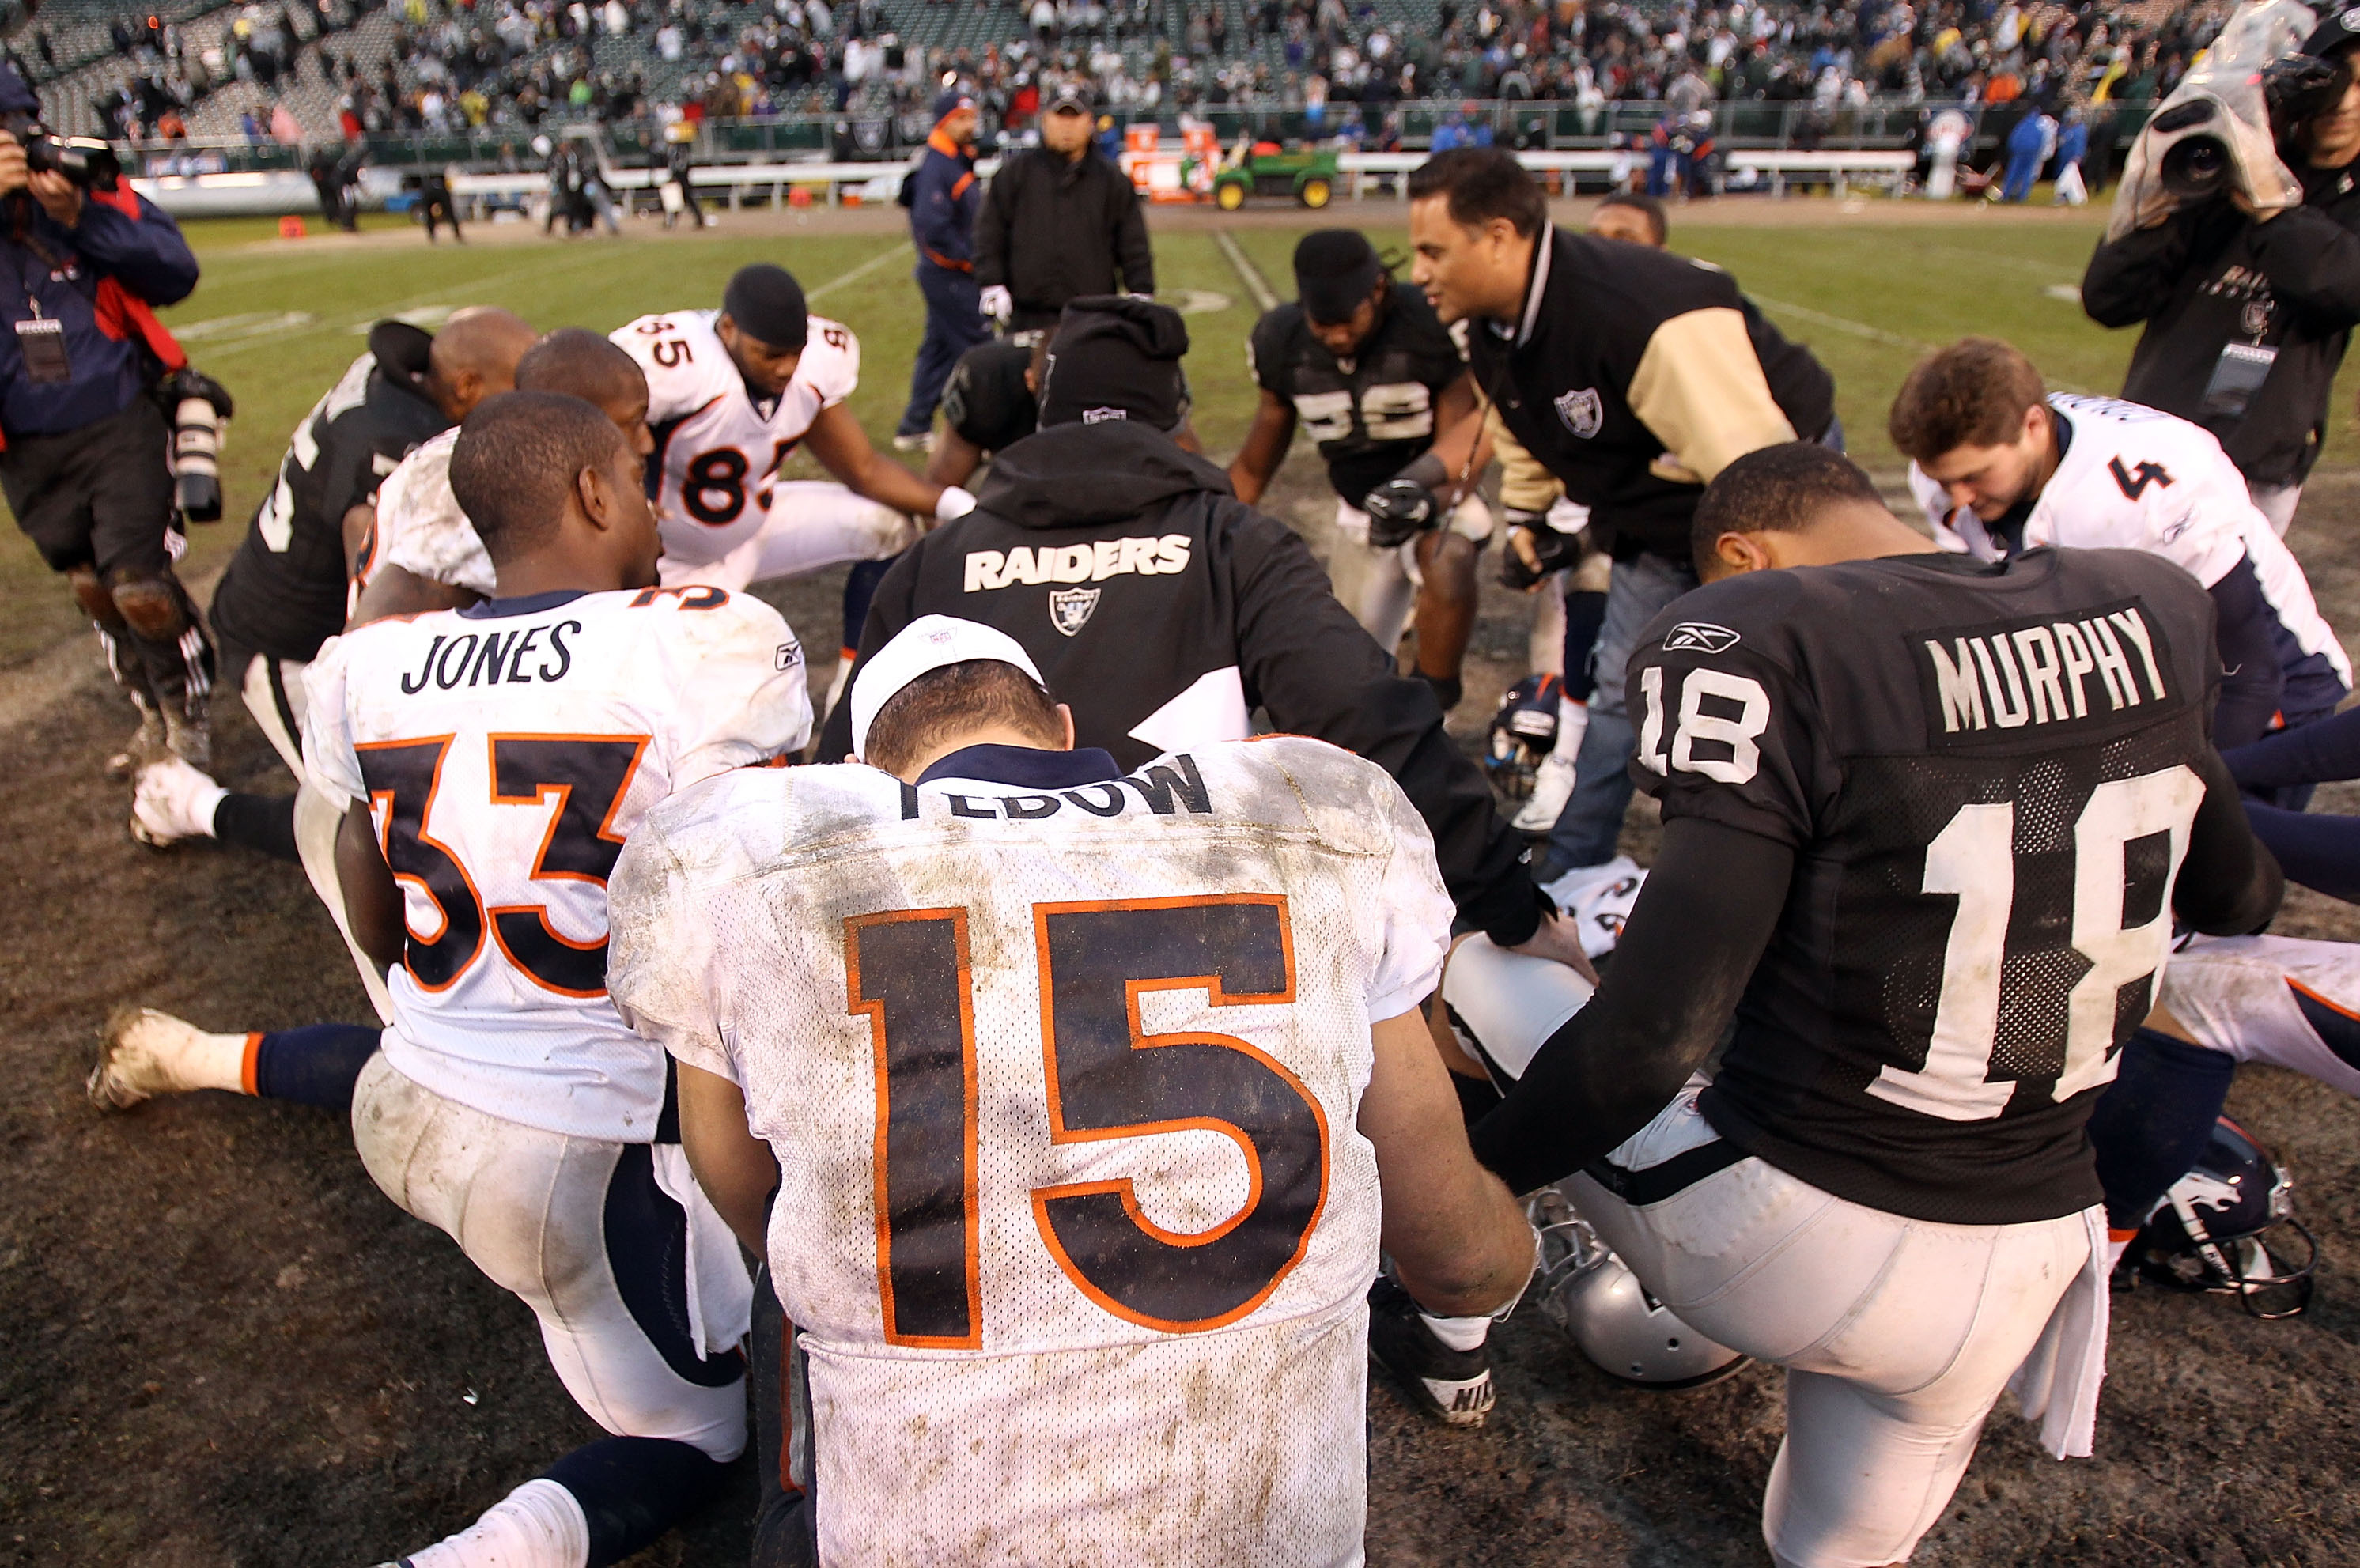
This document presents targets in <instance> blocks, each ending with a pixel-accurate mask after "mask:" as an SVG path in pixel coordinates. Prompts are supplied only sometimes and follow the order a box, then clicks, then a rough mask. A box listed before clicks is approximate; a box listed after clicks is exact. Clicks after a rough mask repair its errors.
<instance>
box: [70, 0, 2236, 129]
mask: <svg viewBox="0 0 2360 1568" xmlns="http://www.w3.org/2000/svg"><path fill="white" fill-rule="evenodd" d="M382 3H384V0H287V3H281V4H277V5H260V4H249V5H246V6H245V7H244V8H243V10H241V11H240V12H239V13H237V16H236V19H235V22H234V24H233V25H232V26H231V27H229V28H228V29H226V30H224V32H223V33H222V34H221V36H220V39H219V41H218V42H217V43H214V44H211V45H208V46H205V47H203V48H202V49H188V48H184V47H182V44H181V41H180V37H179V29H178V28H176V27H175V26H174V25H173V24H171V23H170V22H169V21H167V22H162V23H160V24H158V25H155V26H151V27H135V26H134V25H133V24H131V23H128V22H126V23H119V24H117V26H116V27H115V35H116V38H117V43H118V47H119V49H120V51H121V52H122V54H123V55H124V56H125V58H126V61H127V63H128V65H129V67H130V70H129V71H128V72H127V73H126V79H125V81H124V82H123V85H122V86H121V87H120V88H119V89H118V90H117V91H116V92H115V93H113V94H111V95H109V97H108V98H107V99H106V100H105V101H104V105H103V109H104V114H105V115H106V116H107V119H108V122H109V124H110V125H111V126H112V127H115V128H117V129H118V130H119V131H120V132H121V133H122V134H137V135H140V136H143V137H144V138H149V139H153V138H158V137H164V138H169V136H172V135H173V134H174V131H175V129H176V126H177V125H179V124H181V123H184V121H183V116H184V114H185V112H186V111H187V109H188V108H189V106H190V105H191V104H193V103H195V102H196V101H197V100H199V99H201V98H202V96H203V95H204V94H205V93H207V92H208V91H209V90H210V89H211V88H212V87H213V85H214V84H216V83H219V82H224V81H229V80H238V81H250V82H255V83H257V85H258V86H260V87H261V88H263V89H264V90H265V91H266V92H268V91H269V90H270V89H272V88H273V87H274V86H275V85H276V84H277V83H279V82H281V81H283V80H301V79H302V77H303V73H304V72H306V71H310V72H311V73H313V74H315V75H317V76H320V77H322V78H324V80H325V81H326V82H328V83H329V84H331V85H332V86H333V88H334V89H335V94H336V97H335V101H336V103H337V119H338V122H339V124H338V125H336V126H335V127H334V129H336V130H340V131H341V132H342V133H343V135H344V137H345V138H347V139H351V138H355V137H358V136H365V135H381V134H401V133H405V132H407V133H418V132H454V131H463V130H467V129H470V128H483V127H493V128H499V127H507V126H522V127H527V128H531V127H536V126H540V125H542V124H543V123H544V122H546V121H551V120H574V119H595V120H598V121H602V122H606V123H613V122H617V121H628V120H633V119H639V120H671V119H674V118H678V117H683V116H684V117H686V118H688V119H690V120H699V119H704V118H708V117H710V118H763V117H769V116H776V115H786V114H836V115H841V116H849V117H854V118H858V119H862V120H865V121H869V122H876V121H893V122H915V121H922V120H923V104H924V103H925V102H926V100H927V99H929V98H930V97H931V95H932V94H933V93H934V92H935V91H937V90H938V89H939V86H940V83H941V82H942V80H943V79H944V77H945V74H946V73H950V74H956V75H957V76H958V77H960V78H961V79H962V80H964V81H965V82H967V83H969V84H970V85H971V87H972V89H973V91H974V92H975V93H976V95H977V97H978V103H979V106H980V108H981V109H982V112H983V119H984V129H985V131H986V134H987V135H989V134H991V133H993V132H996V131H1000V130H1006V131H1011V132H1022V130H1023V129H1024V128H1025V126H1026V125H1028V123H1029V121H1030V119H1031V117H1032V115H1033V114H1035V113H1037V111H1038V106H1039V104H1040V103H1041V101H1042V97H1043V90H1044V88H1047V87H1049V86H1051V85H1052V84H1054V82H1057V81H1060V80H1065V79H1070V78H1073V77H1080V78H1082V79H1084V80H1085V81H1087V82H1088V84H1089V86H1090V90H1091V93H1092V94H1093V96H1094V98H1095V99H1096V100H1097V101H1098V103H1101V104H1102V105H1103V106H1105V107H1106V108H1108V109H1109V110H1120V111H1130V112H1132V113H1140V112H1146V113H1155V114H1167V115H1168V114H1172V113H1180V114H1187V113H1191V112H1195V113H1202V112H1205V111H1207V110H1218V109H1221V108H1224V107H1237V108H1248V109H1254V108H1285V109H1292V110H1300V111H1302V112H1303V113H1304V114H1305V116H1306V120H1305V124H1306V129H1307V130H1308V131H1310V132H1311V133H1312V134H1316V135H1331V134H1332V135H1342V136H1350V137H1360V136H1369V137H1373V138H1384V137H1386V136H1387V134H1388V127H1389V125H1391V124H1392V121H1391V119H1390V118H1389V114H1390V111H1391V109H1392V106H1393V104H1395V103H1401V102H1406V101H1433V100H1444V101H1460V100H1468V101H1473V100H1482V101H1494V100H1507V101H1512V102H1513V101H1516V100H1538V101H1554V102H1556V103H1564V104H1570V105H1572V106H1574V107H1575V109H1576V110H1577V112H1578V117H1579V120H1580V121H1581V122H1582V124H1583V126H1584V128H1585V129H1589V128H1591V127H1593V126H1594V125H1596V124H1597V123H1598V122H1599V119H1600V118H1601V116H1602V114H1603V111H1604V110H1605V106H1606V105H1608V104H1610V103H1618V102H1647V103H1656V102H1661V103H1666V104H1667V105H1668V106H1669V108H1670V109H1671V110H1672V111H1674V112H1689V113H1693V112H1695V111H1697V110H1700V109H1704V108H1707V107H1709V106H1710V105H1712V104H1714V103H1718V102H1724V101H1749V100H1751V101H1770V102H1786V103H1808V104H1810V105H1811V106H1813V107H1815V108H1818V109H1822V110H1827V111H1830V112H1841V110H1843V109H1845V108H1848V107H1852V106H1857V105H1860V104H1864V103H1868V102H1869V101H1870V100H1871V99H1872V98H1877V99H1882V100H1885V101H1887V102H1891V101H1896V100H1897V101H1900V102H1903V103H1923V104H1926V105H1928V106H1929V107H1930V106H1934V105H1939V104H1946V103H1966V104H1972V103H1986V104H1990V103H2008V102H2011V101H2020V102H2021V103H2025V104H2027V105H2037V106H2038V108H2039V109H2040V110H2042V111H2043V112H2045V113H2049V114H2055V115H2058V116H2060V118H2065V117H2075V116H2081V115H2086V114H2091V113H2092V112H2093V111H2095V110H2098V109H2099V108H2100V107H2101V106H2103V105H2105V104H2108V103H2127V102H2133V101H2140V102H2144V101H2146V100H2151V99H2153V98H2155V97H2158V96H2160V95H2161V94H2162V93H2165V92H2168V91H2169V88H2170V87H2171V85H2172V84H2173V83H2174V82H2176V81H2177V80H2178V79H2179V77H2180V75H2181V74H2182V73H2183V72H2184V71H2186V70H2187V68H2188V65H2189V62H2190V60H2191V57H2192V56H2193V55H2194V54H2195V53H2196V52H2197V50H2198V49H2201V48H2202V45H2203V43H2204V42H2205V41H2206V40H2208V39H2209V38H2210V37H2211V36H2212V33H2213V32H2215V31H2217V30H2218V27H2219V26H2220V24H2221V22H2222V20H2223V18H2224V17H2225V16H2226V13H2227V10H2228V4H2227V0H2203V3H2202V4H2197V5H2187V4H2175V3H2173V0H2141V3H2139V4H2129V5H2123V4H2114V3H2110V0H2096V3H2094V4H2090V5H2083V6H2081V7H2078V8H2068V7H2066V6H2062V5H2056V4H2050V3H2047V0H2035V3H2031V4H2026V3H2024V0H1923V3H1922V4H1912V3H1911V0H1852V3H1849V4H1846V3H1841V0H1840V3H1837V4H1818V5H1801V4H1792V3H1787V4H1776V3H1773V4H1763V5H1748V4H1745V3H1743V0H1732V3H1730V4H1727V5H1693V4H1690V3H1689V0H1674V3H1673V4H1671V5H1668V6H1665V5H1660V4H1650V5H1645V6H1641V5H1629V4H1622V3H1619V0H1617V3H1611V4H1600V5H1585V4H1584V0H1383V4H1382V5H1381V4H1380V3H1379V0H896V8H895V12H894V14H892V15H890V16H889V14H888V12H887V10H886V8H885V5H883V3H882V0H835V3H833V4H831V0H597V3H593V0H453V3H451V4H448V5H446V4H444V3H443V0H390V4H391V7H392V10H391V15H392V17H393V21H394V30H393V42H392V48H391V49H390V50H389V51H388V52H386V53H384V54H383V56H382V58H381V59H379V60H377V61H376V62H375V64H374V66H366V65H364V64H363V63H362V62H361V61H360V60H356V59H355V56H354V54H353V52H352V51H351V49H349V48H347V49H345V50H344V53H343V54H341V55H340V54H339V50H338V35H339V34H340V33H341V32H343V31H344V29H347V28H350V27H353V26H355V23H356V22H357V21H358V19H359V18H360V17H362V16H365V15H366V14H367V13H368V11H369V10H371V9H374V8H375V7H376V6H377V5H380V4H382ZM149 20H150V21H151V22H152V21H154V19H153V18H150V19H149ZM904 33H907V34H908V35H909V36H910V37H911V38H918V37H921V36H932V37H935V38H949V37H955V36H958V37H966V38H985V37H986V36H987V35H989V38H988V41H981V42H972V43H967V44H962V45H959V46H958V47H956V48H947V47H944V46H941V45H934V46H925V47H922V46H919V45H915V44H905V43H904V41H903V34H904ZM610 40H611V42H610ZM47 42H48V40H47V38H46V36H45V35H36V38H35V48H36V49H43V48H45V47H46V46H47ZM651 80H653V81H654V82H657V83H658V85H657V86H655V87H652V88H651V86H650V81H651ZM244 125H245V126H246V131H247V134H248V135H249V136H253V137H255V138H257V139H262V138H265V137H269V136H274V135H278V136H279V137H280V139H284V133H285V132H286V130H287V129H288V128H289V127H288V126H287V125H284V124H280V125H277V126H274V125H272V124H271V123H270V121H269V119H268V117H267V116H265V115H263V114H259V113H249V114H246V116H245V120H244ZM329 129H330V127H327V126H304V127H301V131H302V133H304V134H306V135H308V136H310V137H311V138H313V139H317V138H319V137H320V136H322V135H323V134H325V133H327V132H328V131H329ZM918 135H919V136H923V128H921V129H920V130H919V132H918ZM895 139H897V140H899V139H906V138H904V137H902V136H896V138H895Z"/></svg>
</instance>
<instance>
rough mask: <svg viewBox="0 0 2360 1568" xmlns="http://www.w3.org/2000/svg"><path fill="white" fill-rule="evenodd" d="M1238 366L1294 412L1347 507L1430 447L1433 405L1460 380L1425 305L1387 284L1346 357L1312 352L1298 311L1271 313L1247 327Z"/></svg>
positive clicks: (1452, 353)
mask: <svg viewBox="0 0 2360 1568" xmlns="http://www.w3.org/2000/svg"><path fill="white" fill-rule="evenodd" d="M1246 367H1247V369H1248V371H1249V372H1250V373H1251V375H1252V376H1253V378H1254V381H1255V383H1256V385H1258V386H1260V387H1262V389H1263V390H1264V391H1266V392H1268V393H1270V394H1271V395H1272V396H1273V397H1276V398H1278V399H1279V400H1280V401H1281V402H1283V403H1285V404H1286V405H1288V406H1289V407H1290V408H1293V409H1294V410H1295V418H1296V419H1297V420H1299V421H1300V422H1301V424H1302V426H1303V430H1304V433H1305V434H1306V435H1308V436H1309V437H1310V438H1311V439H1312V441H1315V442H1317V445H1318V447H1319V455H1320V456H1321V457H1322V458H1324V459H1326V460H1327V478H1328V482H1329V483H1330V484H1332V485H1334V486H1335V487H1336V494H1337V495H1338V496H1340V497H1342V498H1343V500H1344V502H1345V504H1346V505H1348V506H1359V505H1360V503H1361V501H1363V500H1364V499H1366V498H1367V496H1368V494H1369V492H1370V491H1371V490H1373V489H1375V488H1376V487H1377V486H1378V485H1382V484H1383V483H1384V482H1385V481H1386V480H1388V479H1391V478H1392V477H1393V475H1394V474H1398V473H1400V472H1401V471H1402V469H1403V468H1404V466H1405V465H1407V464H1408V463H1409V462H1410V460H1411V459H1413V458H1415V457H1416V456H1417V455H1418V454H1419V453H1420V452H1424V451H1425V450H1426V448H1427V447H1430V446H1432V445H1433V444H1434V408H1435V405H1436V404H1437V403H1438V402H1440V401H1441V399H1442V394H1443V391H1444V389H1445V388H1447V387H1449V386H1450V385H1451V384H1452V383H1454V382H1456V381H1457V380H1458V379H1459V377H1460V376H1463V375H1465V374H1466V373H1467V365H1466V362H1465V361H1464V360H1463V359H1462V358H1461V357H1460V356H1459V345H1458V344H1457V343H1453V342H1451V339H1450V333H1449V332H1448V329H1446V328H1445V327H1444V326H1443V324H1442V321H1441V318H1439V317H1438V316H1437V315H1436V314H1435V313H1434V307H1433V306H1431V305H1429V304H1427V303H1426V296H1425V295H1424V294H1422V293H1420V292H1419V291H1418V290H1417V289H1415V288H1412V287H1411V286H1410V285H1408V284H1406V283H1396V284H1394V285H1393V299H1392V302H1391V303H1390V305H1389V306H1388V307H1387V309H1386V310H1385V314H1384V319H1383V320H1382V321H1380V322H1379V323H1378V325H1377V328H1376V331H1375V332H1372V333H1371V334H1370V336H1369V339H1368V341H1367V342H1365V343H1361V344H1360V349H1359V351H1358V352H1357V353H1356V354H1353V356H1352V357H1351V358H1349V359H1338V358H1337V357H1336V356H1335V355H1334V354H1329V353H1328V352H1327V350H1326V349H1325V348H1323V347H1321V346H1320V343H1319V340H1318V339H1317V338H1315V337H1313V336H1312V335H1311V326H1310V322H1309V321H1307V320H1306V318H1305V316H1304V314H1303V307H1302V306H1301V305H1281V306H1280V307H1279V308H1278V309H1277V310H1273V311H1271V312H1270V313H1269V314H1268V315H1266V316H1264V317H1263V318H1262V320H1261V321H1258V322H1256V323H1255V324H1254V330H1253V333H1252V335H1251V337H1249V338H1248V339H1247V340H1246Z"/></svg>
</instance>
